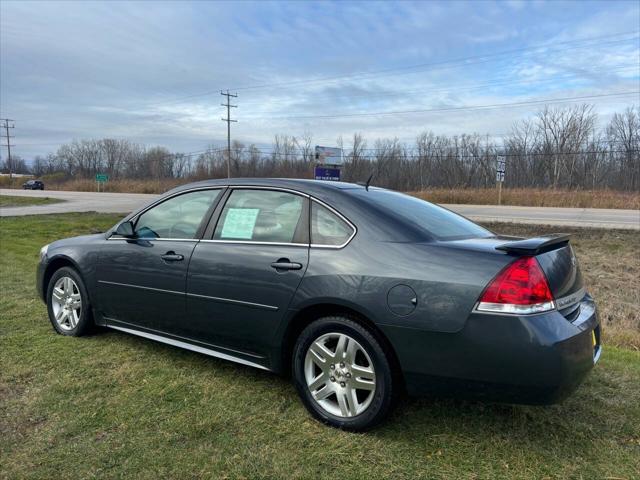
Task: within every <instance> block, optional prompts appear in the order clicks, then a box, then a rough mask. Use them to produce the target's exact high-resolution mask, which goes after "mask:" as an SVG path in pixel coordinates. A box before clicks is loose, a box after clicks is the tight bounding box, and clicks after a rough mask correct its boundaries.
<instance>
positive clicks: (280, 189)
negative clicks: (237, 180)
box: [228, 185, 311, 198]
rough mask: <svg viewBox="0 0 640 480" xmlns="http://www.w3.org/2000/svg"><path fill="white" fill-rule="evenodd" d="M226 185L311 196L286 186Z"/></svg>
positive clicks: (232, 187) (233, 187) (234, 187)
mask: <svg viewBox="0 0 640 480" xmlns="http://www.w3.org/2000/svg"><path fill="white" fill-rule="evenodd" d="M228 187H229V188H231V189H236V188H246V189H250V190H277V191H280V192H287V193H293V194H295V195H300V196H302V197H305V198H311V195H309V194H308V193H304V192H301V191H299V190H294V189H292V188H286V187H270V186H268V185H228Z"/></svg>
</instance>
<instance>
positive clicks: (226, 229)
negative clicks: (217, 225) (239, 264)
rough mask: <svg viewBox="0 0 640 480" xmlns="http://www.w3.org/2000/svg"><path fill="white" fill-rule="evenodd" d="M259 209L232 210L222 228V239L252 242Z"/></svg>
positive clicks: (229, 211) (228, 212)
mask: <svg viewBox="0 0 640 480" xmlns="http://www.w3.org/2000/svg"><path fill="white" fill-rule="evenodd" d="M258 213H260V209H259V208H230V209H229V210H228V211H227V216H226V217H225V220H224V225H223V226H222V233H221V234H220V238H237V239H242V240H251V238H252V237H253V229H254V227H255V226H256V220H257V219H258Z"/></svg>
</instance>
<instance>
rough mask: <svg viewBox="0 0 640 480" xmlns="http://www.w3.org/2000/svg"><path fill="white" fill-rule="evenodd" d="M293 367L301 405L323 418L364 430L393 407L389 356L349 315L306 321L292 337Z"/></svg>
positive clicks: (333, 423) (323, 420) (333, 424)
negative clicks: (293, 348)
mask: <svg viewBox="0 0 640 480" xmlns="http://www.w3.org/2000/svg"><path fill="white" fill-rule="evenodd" d="M293 369H294V377H295V380H296V388H297V389H298V393H299V394H300V396H301V398H302V400H303V402H304V404H305V406H306V407H307V409H308V410H309V411H310V412H311V413H312V414H313V415H314V416H315V417H316V418H318V419H319V420H321V421H322V422H324V423H328V424H330V425H332V426H335V427H339V428H344V429H347V430H366V429H368V428H370V427H372V426H374V425H375V424H376V423H378V422H380V421H381V420H382V419H383V418H384V417H385V416H386V415H387V413H388V411H389V410H390V408H391V404H392V398H393V395H392V393H393V392H392V389H393V380H392V378H393V377H392V374H391V368H390V364H389V361H388V359H387V356H386V354H385V352H384V350H383V349H382V347H381V345H380V344H379V343H378V341H377V340H376V339H375V337H374V336H373V335H372V334H371V333H370V332H369V331H368V330H367V329H366V328H364V327H363V326H361V325H360V324H358V323H356V322H354V321H352V320H350V319H348V318H343V317H326V318H322V319H319V320H317V321H315V322H313V323H312V324H310V325H309V326H308V327H307V328H306V329H305V330H304V331H303V332H302V333H301V334H300V337H299V338H298V341H297V342H296V347H295V352H294V366H293Z"/></svg>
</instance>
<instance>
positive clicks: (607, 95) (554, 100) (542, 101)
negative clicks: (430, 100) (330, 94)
mask: <svg viewBox="0 0 640 480" xmlns="http://www.w3.org/2000/svg"><path fill="white" fill-rule="evenodd" d="M639 94H640V91H630V92H619V93H605V94H599V95H582V96H576V97H561V98H545V99H540V100H529V101H522V102H512V103H494V104H488V105H466V106H462V107H445V108H429V109H420V110H398V111H386V112H359V113H336V114H327V115H286V116H275V117H266V116H261V117H251V118H249V119H248V121H252V120H281V119H282V120H285V119H286V120H289V119H308V118H312V119H323V118H347V117H369V116H378V115H405V114H411V113H432V112H451V111H463V110H481V109H489V108H500V107H519V106H525V105H540V104H545V103H567V102H574V101H577V100H578V101H580V100H591V99H596V98H610V97H622V96H630V95H639Z"/></svg>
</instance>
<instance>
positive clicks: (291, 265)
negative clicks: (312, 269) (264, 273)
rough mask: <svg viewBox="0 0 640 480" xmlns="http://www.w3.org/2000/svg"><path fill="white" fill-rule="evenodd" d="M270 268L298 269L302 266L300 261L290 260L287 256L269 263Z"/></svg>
mask: <svg viewBox="0 0 640 480" xmlns="http://www.w3.org/2000/svg"><path fill="white" fill-rule="evenodd" d="M271 268H275V269H276V270H300V269H301V268H302V264H301V263H297V262H290V261H289V259H288V258H281V259H280V260H278V261H277V262H273V263H272V264H271Z"/></svg>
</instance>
